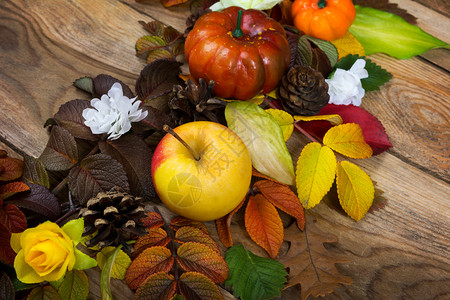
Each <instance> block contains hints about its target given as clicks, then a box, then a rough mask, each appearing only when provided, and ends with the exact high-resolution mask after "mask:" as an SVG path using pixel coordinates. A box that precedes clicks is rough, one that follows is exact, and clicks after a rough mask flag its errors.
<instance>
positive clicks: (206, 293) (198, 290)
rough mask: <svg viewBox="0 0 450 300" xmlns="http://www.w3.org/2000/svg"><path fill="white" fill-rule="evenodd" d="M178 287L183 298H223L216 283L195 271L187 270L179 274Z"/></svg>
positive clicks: (217, 299) (215, 299)
mask: <svg viewBox="0 0 450 300" xmlns="http://www.w3.org/2000/svg"><path fill="white" fill-rule="evenodd" d="M178 287H179V289H180V292H181V295H182V296H183V297H184V299H208V300H220V299H223V296H222V294H221V293H220V290H219V288H218V287H217V285H215V284H214V282H212V281H211V280H210V279H209V278H208V277H206V276H205V275H203V274H200V273H197V272H187V273H183V274H182V275H181V276H180V280H179V281H178Z"/></svg>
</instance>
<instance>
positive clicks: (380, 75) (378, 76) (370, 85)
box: [336, 54, 392, 92]
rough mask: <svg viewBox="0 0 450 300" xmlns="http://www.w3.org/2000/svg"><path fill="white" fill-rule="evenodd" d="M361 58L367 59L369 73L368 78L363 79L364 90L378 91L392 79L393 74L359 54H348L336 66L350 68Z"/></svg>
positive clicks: (344, 68) (366, 67)
mask: <svg viewBox="0 0 450 300" xmlns="http://www.w3.org/2000/svg"><path fill="white" fill-rule="evenodd" d="M359 58H362V59H364V60H365V61H366V66H365V67H364V69H366V70H367V73H369V77H368V78H363V79H361V84H362V87H363V89H364V90H366V92H367V91H376V90H379V89H380V86H382V85H383V84H385V83H386V82H388V81H389V80H391V78H392V74H391V73H389V72H388V71H386V70H385V69H383V68H382V67H380V66H379V65H377V64H376V63H374V62H372V61H371V60H370V59H368V58H365V57H364V56H362V57H361V56H359V55H358V54H354V55H351V54H350V55H347V56H346V57H343V58H342V59H341V60H340V61H339V62H338V63H337V64H336V68H340V69H343V70H350V68H351V67H352V65H353V64H354V63H355V61H356V60H357V59H359Z"/></svg>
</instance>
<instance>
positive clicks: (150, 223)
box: [140, 211, 164, 228]
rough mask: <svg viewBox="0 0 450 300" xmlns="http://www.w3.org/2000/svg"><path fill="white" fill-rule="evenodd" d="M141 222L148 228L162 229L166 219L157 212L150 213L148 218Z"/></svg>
mask: <svg viewBox="0 0 450 300" xmlns="http://www.w3.org/2000/svg"><path fill="white" fill-rule="evenodd" d="M140 221H141V222H142V223H143V224H144V226H145V227H147V228H155V227H161V226H163V225H164V219H163V218H162V217H161V215H160V214H158V213H157V212H155V211H151V212H148V213H147V216H146V217H145V218H142V219H141V220H140Z"/></svg>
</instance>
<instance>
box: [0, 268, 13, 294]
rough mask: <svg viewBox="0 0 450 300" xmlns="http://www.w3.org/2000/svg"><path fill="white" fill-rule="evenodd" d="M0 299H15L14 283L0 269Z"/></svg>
mask: <svg viewBox="0 0 450 300" xmlns="http://www.w3.org/2000/svg"><path fill="white" fill-rule="evenodd" d="M0 299H5V300H7V299H15V290H14V284H13V283H12V281H11V279H10V278H9V276H8V275H6V273H5V272H3V271H0Z"/></svg>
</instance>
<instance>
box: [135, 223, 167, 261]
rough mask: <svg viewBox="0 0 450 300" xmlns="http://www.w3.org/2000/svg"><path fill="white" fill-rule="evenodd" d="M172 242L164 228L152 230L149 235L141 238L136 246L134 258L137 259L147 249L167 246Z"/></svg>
mask: <svg viewBox="0 0 450 300" xmlns="http://www.w3.org/2000/svg"><path fill="white" fill-rule="evenodd" d="M169 242H170V238H169V237H168V236H167V232H166V231H165V230H164V229H162V228H158V227H155V228H150V229H149V230H148V234H146V235H144V236H140V237H139V238H138V239H137V240H136V243H135V244H134V251H133V258H134V257H137V256H138V255H139V254H141V253H142V251H144V250H145V249H147V248H150V247H153V246H166V245H167V244H168V243H169Z"/></svg>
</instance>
